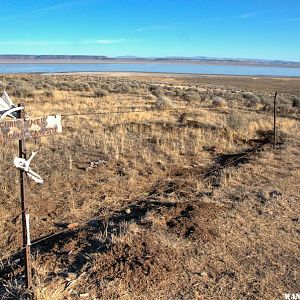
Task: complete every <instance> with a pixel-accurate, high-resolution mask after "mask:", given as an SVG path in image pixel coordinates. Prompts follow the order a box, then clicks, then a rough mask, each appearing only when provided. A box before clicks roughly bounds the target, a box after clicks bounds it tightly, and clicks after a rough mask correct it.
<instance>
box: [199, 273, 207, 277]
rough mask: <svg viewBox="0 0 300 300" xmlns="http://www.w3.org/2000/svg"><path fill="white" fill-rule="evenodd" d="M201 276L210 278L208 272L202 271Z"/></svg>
mask: <svg viewBox="0 0 300 300" xmlns="http://www.w3.org/2000/svg"><path fill="white" fill-rule="evenodd" d="M200 276H201V277H204V278H208V274H207V273H206V272H201V273H200Z"/></svg>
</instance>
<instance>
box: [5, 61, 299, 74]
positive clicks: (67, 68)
mask: <svg viewBox="0 0 300 300" xmlns="http://www.w3.org/2000/svg"><path fill="white" fill-rule="evenodd" d="M61 72H154V73H179V74H209V75H214V74H215V75H250V76H278V77H290V76H292V77H300V68H279V67H257V66H235V65H226V66H224V65H202V64H176V63H174V64H163V63H158V64H155V63H141V64H132V63H121V64H120V63H119V64H118V63H116V64H110V63H108V64H0V74H1V73H2V74H7V73H61Z"/></svg>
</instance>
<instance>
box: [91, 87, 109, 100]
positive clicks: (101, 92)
mask: <svg viewBox="0 0 300 300" xmlns="http://www.w3.org/2000/svg"><path fill="white" fill-rule="evenodd" d="M107 95H109V92H108V91H107V90H103V89H98V90H95V91H94V96H95V97H96V98H102V97H105V96H107Z"/></svg>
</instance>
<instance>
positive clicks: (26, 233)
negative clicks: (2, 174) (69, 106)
mask: <svg viewBox="0 0 300 300" xmlns="http://www.w3.org/2000/svg"><path fill="white" fill-rule="evenodd" d="M18 106H21V105H20V104H19V105H18ZM22 117H23V115H22V112H21V111H19V112H18V119H22ZM19 157H20V158H24V159H26V148H25V140H22V139H21V140H19ZM19 172H20V173H19V174H20V193H21V207H22V229H23V247H24V259H25V278H26V287H27V288H28V289H30V288H31V286H32V269H31V254H30V245H31V243H30V228H29V210H28V203H27V200H26V193H25V190H26V177H25V175H26V174H25V171H24V170H21V169H20V170H19Z"/></svg>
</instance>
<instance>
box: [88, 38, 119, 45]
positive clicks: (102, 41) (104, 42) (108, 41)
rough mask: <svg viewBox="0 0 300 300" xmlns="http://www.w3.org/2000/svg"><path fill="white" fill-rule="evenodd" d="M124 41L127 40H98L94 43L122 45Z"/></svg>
mask: <svg viewBox="0 0 300 300" xmlns="http://www.w3.org/2000/svg"><path fill="white" fill-rule="evenodd" d="M124 41H125V39H107V40H96V41H95V42H94V43H95V44H102V45H110V44H121V43H123V42H124ZM92 43H93V42H92Z"/></svg>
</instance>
